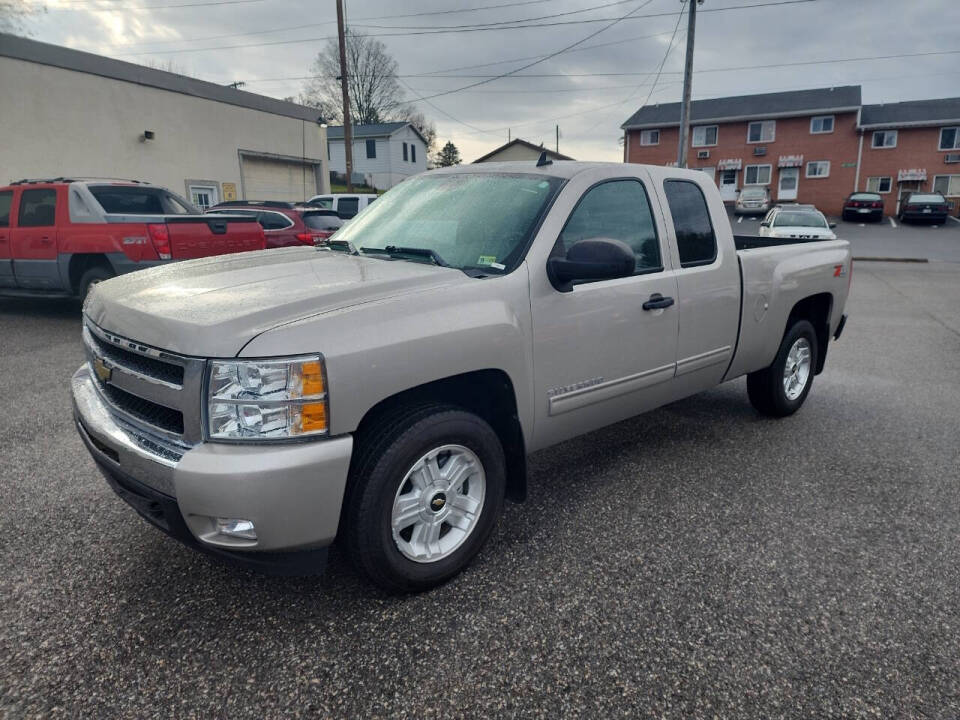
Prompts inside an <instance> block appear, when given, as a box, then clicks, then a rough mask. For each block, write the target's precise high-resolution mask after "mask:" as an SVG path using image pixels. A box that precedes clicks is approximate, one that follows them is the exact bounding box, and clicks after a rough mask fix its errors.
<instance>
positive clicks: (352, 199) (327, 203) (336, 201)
mask: <svg viewBox="0 0 960 720" xmlns="http://www.w3.org/2000/svg"><path fill="white" fill-rule="evenodd" d="M377 197H378V196H377V195H376V194H375V193H335V194H332V195H314V196H313V197H312V198H310V199H309V200H308V201H307V205H313V206H315V207H321V208H324V209H326V210H334V211H335V212H336V213H337V215H339V216H340V217H341V218H342V219H344V220H349V219H351V218H352V217H353V216H354V215H356V214H357V213H358V212H360V211H361V210H363V209H364V208H365V207H367V205H370V204H372V203H373V201H374V200H376V199H377Z"/></svg>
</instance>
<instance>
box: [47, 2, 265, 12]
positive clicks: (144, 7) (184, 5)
mask: <svg viewBox="0 0 960 720" xmlns="http://www.w3.org/2000/svg"><path fill="white" fill-rule="evenodd" d="M264 1H265V0H216V2H193V3H181V4H179V5H127V6H124V7H123V8H122V10H118V9H116V8H108V7H55V8H51V9H52V10H61V11H67V12H73V11H77V12H81V11H82V12H109V13H112V12H126V11H128V10H132V11H141V10H169V9H172V8H194V7H213V6H215V5H248V4H250V3H257V2H264Z"/></svg>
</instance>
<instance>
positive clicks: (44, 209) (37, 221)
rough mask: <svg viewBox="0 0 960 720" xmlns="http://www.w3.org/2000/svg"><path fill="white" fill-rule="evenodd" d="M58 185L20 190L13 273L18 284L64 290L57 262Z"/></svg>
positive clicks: (13, 233) (13, 237) (13, 240)
mask: <svg viewBox="0 0 960 720" xmlns="http://www.w3.org/2000/svg"><path fill="white" fill-rule="evenodd" d="M59 192H60V191H59V190H58V189H57V188H24V189H22V190H21V191H20V207H19V208H18V209H17V220H16V223H17V224H16V227H14V228H12V229H11V230H10V238H11V240H10V250H11V255H12V258H13V274H14V277H15V278H16V282H17V285H18V286H19V287H21V288H25V289H33V290H60V289H63V287H62V284H61V282H60V268H59V264H58V262H57V208H58V195H59Z"/></svg>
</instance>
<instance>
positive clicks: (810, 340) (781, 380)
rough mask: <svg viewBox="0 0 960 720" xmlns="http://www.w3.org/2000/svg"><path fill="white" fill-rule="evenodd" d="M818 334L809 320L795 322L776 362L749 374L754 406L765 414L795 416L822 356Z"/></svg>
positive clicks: (781, 344) (783, 341)
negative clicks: (818, 360) (820, 355)
mask: <svg viewBox="0 0 960 720" xmlns="http://www.w3.org/2000/svg"><path fill="white" fill-rule="evenodd" d="M818 353H819V346H818V345H817V333H816V331H815V330H814V328H813V325H811V324H810V322H809V321H807V320H798V321H797V322H796V323H794V324H793V325H792V326H791V327H790V329H789V330H787V332H786V334H785V335H784V336H783V340H782V342H781V343H780V349H779V350H778V351H777V356H776V357H775V358H774V360H773V363H771V365H770V366H769V367H767V368H764V369H763V370H759V371H757V372H753V373H750V374H749V375H747V395H748V397H749V398H750V404H751V405H753V407H754V408H755V409H756V410H757V412H759V413H760V414H761V415H767V416H769V417H786V416H787V415H792V414H793V413H795V412H796V411H797V410H799V409H800V406H801V405H803V401H804V400H806V399H807V395H808V394H810V388H811V387H812V386H813V375H814V372H815V369H816V367H817V358H818V357H819V355H818Z"/></svg>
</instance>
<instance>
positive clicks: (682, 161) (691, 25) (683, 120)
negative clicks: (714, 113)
mask: <svg viewBox="0 0 960 720" xmlns="http://www.w3.org/2000/svg"><path fill="white" fill-rule="evenodd" d="M686 2H688V3H689V4H690V7H689V9H688V10H687V13H688V15H687V59H686V62H685V64H684V67H683V102H681V103H680V139H679V141H678V147H677V167H682V168H685V167H686V166H687V140H688V139H689V136H690V86H691V85H692V84H693V34H694V30H695V29H696V27H697V5H699V4H700V3H702V2H703V0H686Z"/></svg>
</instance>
